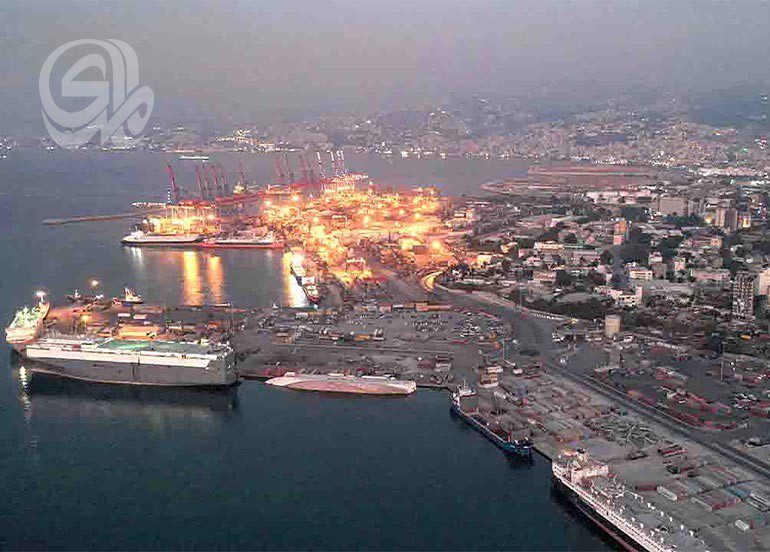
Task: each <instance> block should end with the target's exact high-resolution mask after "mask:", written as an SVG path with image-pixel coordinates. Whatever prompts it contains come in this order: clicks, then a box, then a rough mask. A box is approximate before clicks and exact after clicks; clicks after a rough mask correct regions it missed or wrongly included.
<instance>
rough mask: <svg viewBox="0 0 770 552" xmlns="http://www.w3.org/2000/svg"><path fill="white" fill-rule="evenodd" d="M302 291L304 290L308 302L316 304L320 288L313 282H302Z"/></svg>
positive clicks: (319, 298) (318, 299)
mask: <svg viewBox="0 0 770 552" xmlns="http://www.w3.org/2000/svg"><path fill="white" fill-rule="evenodd" d="M302 291H304V292H305V297H307V300H308V302H310V303H312V304H314V305H315V304H318V303H319V302H320V301H321V290H320V289H319V288H318V285H316V284H314V283H309V284H302Z"/></svg>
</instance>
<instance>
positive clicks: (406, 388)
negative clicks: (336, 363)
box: [266, 372, 417, 395]
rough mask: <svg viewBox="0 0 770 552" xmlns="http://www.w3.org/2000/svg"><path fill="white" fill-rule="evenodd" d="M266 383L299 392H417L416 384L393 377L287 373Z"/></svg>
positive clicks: (392, 393)
mask: <svg viewBox="0 0 770 552" xmlns="http://www.w3.org/2000/svg"><path fill="white" fill-rule="evenodd" d="M266 383H267V384H268V385H275V386H278V387H287V388H289V389H296V390H299V391H318V392H324V393H347V394H354V395H408V394H410V393H414V392H415V391H416V390H417V384H416V383H415V382H413V381H410V380H399V379H396V378H394V377H392V376H349V375H345V374H339V373H331V374H297V373H295V372H286V373H285V374H284V375H283V376H279V377H275V378H272V379H269V380H267V382H266Z"/></svg>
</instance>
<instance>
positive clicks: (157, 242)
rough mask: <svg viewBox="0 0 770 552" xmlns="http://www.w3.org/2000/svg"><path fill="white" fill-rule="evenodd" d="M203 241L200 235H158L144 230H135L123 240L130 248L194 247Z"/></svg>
mask: <svg viewBox="0 0 770 552" xmlns="http://www.w3.org/2000/svg"><path fill="white" fill-rule="evenodd" d="M199 241H201V235H200V234H156V233H154V232H145V231H144V230H134V231H133V232H131V233H130V234H128V235H127V236H124V237H123V239H122V240H121V243H122V244H123V245H130V246H174V245H193V244H195V243H197V242H199Z"/></svg>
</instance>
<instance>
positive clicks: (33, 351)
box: [23, 336, 237, 387]
mask: <svg viewBox="0 0 770 552" xmlns="http://www.w3.org/2000/svg"><path fill="white" fill-rule="evenodd" d="M23 356H24V357H25V358H28V359H30V360H32V361H35V362H34V363H31V364H30V366H29V369H30V371H32V372H39V373H44V374H50V375H55V376H59V377H64V378H71V379H76V380H85V381H93V382H99V383H122V384H133V385H164V386H185V387H208V386H227V385H233V384H234V383H236V382H237V375H236V372H235V356H234V354H233V350H232V348H231V347H230V346H229V345H226V344H202V343H197V342H192V343H188V342H179V341H160V340H131V339H116V338H104V339H99V338H94V339H90V338H84V337H79V336H65V337H50V338H49V337H43V338H40V339H38V340H36V341H34V342H33V343H30V344H29V345H27V346H26V349H25V350H24V352H23Z"/></svg>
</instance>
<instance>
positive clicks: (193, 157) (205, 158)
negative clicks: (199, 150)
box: [179, 155, 209, 161]
mask: <svg viewBox="0 0 770 552" xmlns="http://www.w3.org/2000/svg"><path fill="white" fill-rule="evenodd" d="M179 160H180V161H208V160H209V156H208V155H180V156H179Z"/></svg>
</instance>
